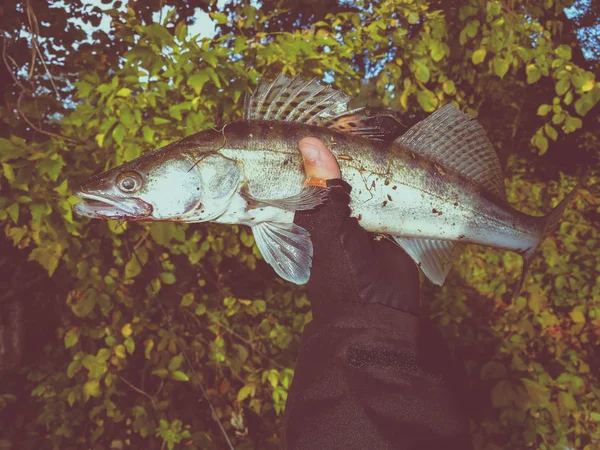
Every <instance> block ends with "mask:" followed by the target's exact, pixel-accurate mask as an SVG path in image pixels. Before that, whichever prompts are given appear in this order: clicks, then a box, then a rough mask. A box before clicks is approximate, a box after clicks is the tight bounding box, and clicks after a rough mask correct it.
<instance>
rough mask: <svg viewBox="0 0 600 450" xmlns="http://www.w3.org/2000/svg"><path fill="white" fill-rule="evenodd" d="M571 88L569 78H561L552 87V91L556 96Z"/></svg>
mask: <svg viewBox="0 0 600 450" xmlns="http://www.w3.org/2000/svg"><path fill="white" fill-rule="evenodd" d="M570 87H571V79H570V78H569V77H565V78H561V79H560V80H558V82H557V83H556V85H555V86H554V90H555V91H556V93H557V94H558V95H564V94H565V93H566V92H567V91H568V90H569V88H570Z"/></svg>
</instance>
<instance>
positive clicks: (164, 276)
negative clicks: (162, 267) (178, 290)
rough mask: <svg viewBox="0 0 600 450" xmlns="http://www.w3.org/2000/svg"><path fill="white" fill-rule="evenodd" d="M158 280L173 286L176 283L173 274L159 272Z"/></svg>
mask: <svg viewBox="0 0 600 450" xmlns="http://www.w3.org/2000/svg"><path fill="white" fill-rule="evenodd" d="M160 280H161V281H162V282H163V283H165V284H175V282H176V281H177V279H176V278H175V274H174V273H173V272H161V274H160Z"/></svg>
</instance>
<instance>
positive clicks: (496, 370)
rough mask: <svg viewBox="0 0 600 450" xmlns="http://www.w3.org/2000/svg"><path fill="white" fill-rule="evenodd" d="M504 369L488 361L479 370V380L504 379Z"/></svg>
mask: <svg viewBox="0 0 600 450" xmlns="http://www.w3.org/2000/svg"><path fill="white" fill-rule="evenodd" d="M505 376H506V368H505V367H504V365H503V364H501V363H500V362H498V361H489V362H487V363H486V364H485V365H484V366H483V367H482V368H481V379H482V380H490V379H492V380H493V379H498V378H504V377H505Z"/></svg>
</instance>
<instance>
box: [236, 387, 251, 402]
mask: <svg viewBox="0 0 600 450" xmlns="http://www.w3.org/2000/svg"><path fill="white" fill-rule="evenodd" d="M254 390H255V386H254V385H253V384H247V385H246V386H244V387H243V388H241V389H240V390H239V392H238V395H237V401H238V402H243V401H244V400H245V399H246V398H248V397H249V396H250V395H251V394H253V393H254Z"/></svg>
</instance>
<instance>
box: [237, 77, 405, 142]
mask: <svg viewBox="0 0 600 450" xmlns="http://www.w3.org/2000/svg"><path fill="white" fill-rule="evenodd" d="M350 100H351V98H350V97H349V96H347V95H346V94H344V93H343V92H341V91H338V90H336V89H333V88H332V87H331V86H324V85H322V84H321V83H319V82H318V81H317V80H315V79H312V80H310V81H305V80H303V79H302V78H300V77H298V76H296V77H294V78H287V77H285V76H284V75H279V76H278V77H277V78H276V79H275V80H274V81H273V82H271V83H269V82H265V81H261V82H260V83H259V84H258V87H257V89H256V91H255V92H254V94H253V95H247V96H246V99H245V101H244V120H278V121H282V122H296V123H304V124H306V125H317V126H322V127H329V128H332V129H335V130H338V131H341V132H344V133H350V134H354V135H356V136H361V137H364V138H367V139H373V140H386V139H389V138H390V137H391V138H394V137H395V136H397V135H398V133H397V132H396V130H395V129H394V128H393V127H392V128H390V127H388V126H386V125H387V124H386V123H385V122H384V121H383V120H380V118H379V116H369V115H368V114H367V113H366V112H365V110H364V108H357V109H353V110H350V109H348V102H350ZM381 117H383V116H381Z"/></svg>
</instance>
